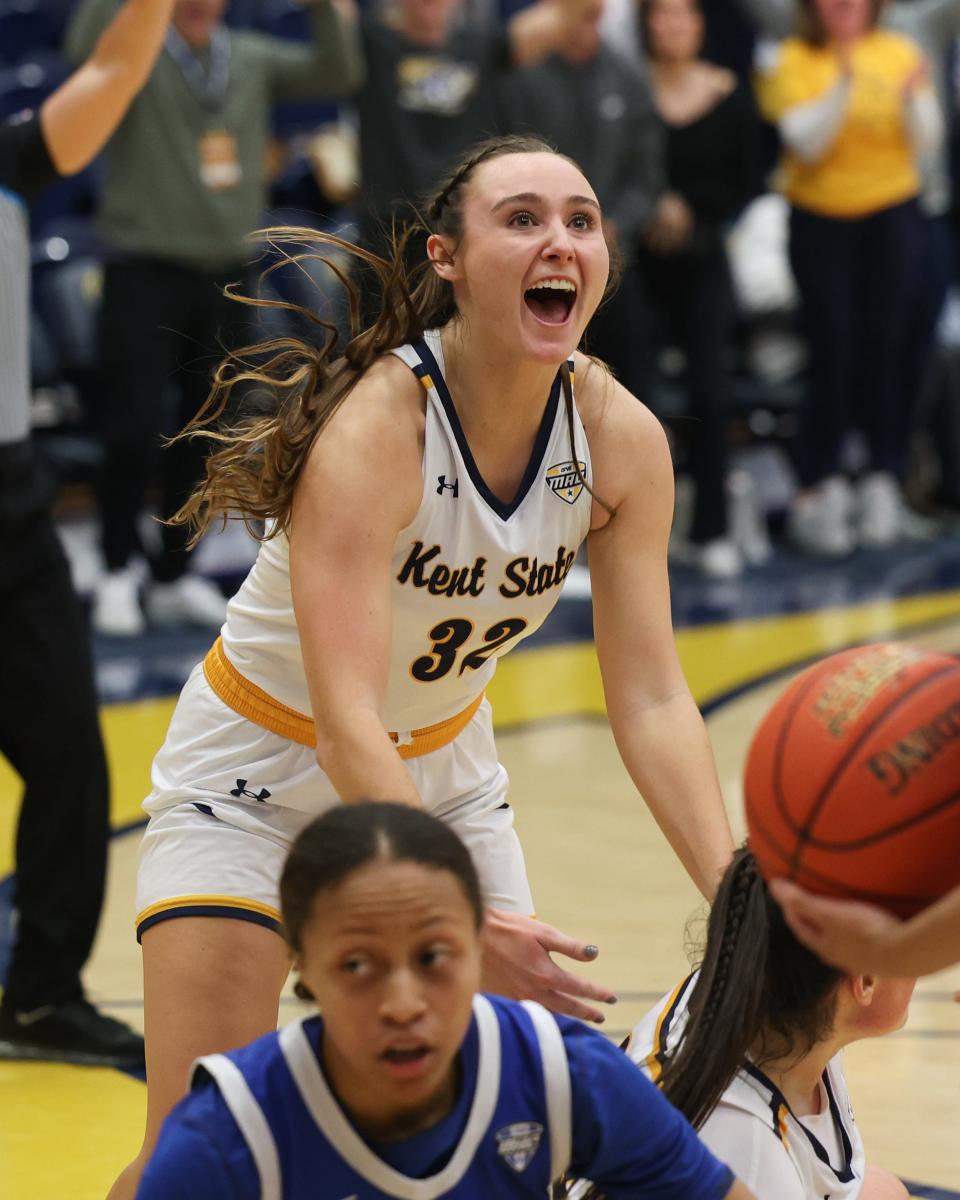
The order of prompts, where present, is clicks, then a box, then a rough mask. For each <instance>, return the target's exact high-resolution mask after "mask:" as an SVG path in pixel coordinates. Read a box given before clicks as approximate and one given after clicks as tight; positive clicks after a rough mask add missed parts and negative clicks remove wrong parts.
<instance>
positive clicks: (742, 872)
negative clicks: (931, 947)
mask: <svg viewBox="0 0 960 1200" xmlns="http://www.w3.org/2000/svg"><path fill="white" fill-rule="evenodd" d="M842 978H843V973H842V972H841V971H837V970H835V969H834V968H833V967H828V966H827V965H826V964H825V963H824V962H822V961H821V960H820V959H819V958H817V956H816V955H815V954H814V953H813V952H812V951H810V950H808V949H807V948H806V947H805V946H803V945H801V944H800V942H798V941H797V939H796V938H795V937H794V936H793V934H792V933H791V931H790V928H789V926H788V925H787V923H786V921H785V920H784V917H783V913H782V912H781V911H780V906H779V905H778V904H777V902H776V901H775V900H774V899H773V898H772V897H771V896H770V894H769V892H768V891H767V885H766V883H765V882H764V880H763V877H762V876H761V874H760V872H759V870H758V869H757V862H756V859H755V858H754V857H753V854H752V853H751V852H750V850H749V849H747V848H743V849H740V850H738V851H737V852H736V854H735V855H734V857H733V861H732V862H731V864H730V866H729V867H728V868H727V871H726V874H725V875H724V877H723V881H722V882H721V884H720V888H719V890H718V891H717V895H716V899H715V900H714V902H713V907H712V908H711V910H710V919H709V922H708V924H707V941H706V948H705V950H704V954H703V961H702V963H701V966H700V974H699V976H698V977H697V981H696V983H695V984H694V987H693V991H692V993H691V995H690V1002H689V1005H688V1010H687V1023H686V1026H685V1029H684V1032H683V1036H682V1039H681V1042H680V1045H679V1046H678V1048H677V1049H676V1050H675V1051H674V1052H673V1053H672V1054H670V1055H669V1056H668V1057H666V1059H665V1061H664V1062H663V1063H662V1068H663V1069H662V1074H661V1076H660V1082H661V1084H662V1086H663V1092H664V1095H665V1096H666V1097H667V1099H668V1100H669V1101H670V1102H671V1103H672V1104H673V1105H674V1106H675V1107H676V1108H678V1109H679V1110H680V1111H681V1112H682V1113H683V1114H684V1116H685V1117H686V1118H687V1119H688V1120H689V1121H690V1123H691V1124H692V1125H693V1126H694V1127H695V1128H699V1127H700V1126H701V1125H702V1124H703V1122H704V1121H705V1120H706V1119H707V1117H708V1116H709V1115H710V1113H711V1112H713V1110H714V1108H715V1107H716V1105H717V1102H718V1101H719V1099H720V1097H721V1096H722V1095H723V1093H724V1091H725V1090H726V1088H727V1086H728V1085H729V1083H730V1081H731V1080H732V1079H733V1077H734V1076H735V1075H736V1073H737V1071H738V1070H739V1069H740V1067H741V1066H742V1065H743V1061H744V1058H745V1057H746V1055H747V1053H748V1052H749V1053H751V1054H752V1055H753V1058H754V1061H755V1062H756V1064H757V1066H759V1067H762V1066H763V1064H764V1062H765V1061H769V1060H770V1059H773V1058H782V1057H789V1056H796V1057H797V1058H798V1059H799V1058H801V1057H802V1056H803V1055H804V1054H806V1053H808V1052H809V1051H810V1050H811V1049H812V1048H813V1047H814V1046H815V1045H816V1044H817V1042H819V1041H821V1040H822V1039H823V1038H824V1037H826V1036H827V1034H828V1033H829V1032H830V1029H831V1028H832V1025H833V1017H834V1011H835V1008H836V988H837V984H838V983H839V982H840V980H841V979H842Z"/></svg>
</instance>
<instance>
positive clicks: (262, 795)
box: [230, 779, 270, 800]
mask: <svg viewBox="0 0 960 1200" xmlns="http://www.w3.org/2000/svg"><path fill="white" fill-rule="evenodd" d="M230 795H231V796H238V797H239V796H243V797H244V798H245V799H247V800H269V799H270V793H269V792H268V791H267V789H266V788H261V789H260V791H259V792H248V791H247V781H246V780H245V779H238V780H237V786H236V787H235V788H231V789H230Z"/></svg>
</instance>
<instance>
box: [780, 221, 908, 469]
mask: <svg viewBox="0 0 960 1200" xmlns="http://www.w3.org/2000/svg"><path fill="white" fill-rule="evenodd" d="M921 232H922V231H921V227H920V217H919V214H918V212H917V206H916V202H915V201H912V200H911V201H908V202H907V203H905V204H897V205H894V206H893V207H891V208H885V209H882V210H881V211H880V212H876V213H872V214H871V215H869V216H866V217H861V218H858V219H855V220H837V219H834V218H831V217H821V216H818V215H816V214H814V213H810V212H806V211H804V210H803V209H799V208H794V209H793V210H792V212H791V216H790V265H791V267H792V268H793V274H794V277H795V279H796V281H797V287H798V289H799V292H800V300H801V319H802V324H803V330H804V333H805V335H806V338H807V343H808V346H809V352H810V380H809V387H808V389H807V398H806V402H805V404H804V407H803V410H802V412H801V416H800V431H799V435H798V439H797V441H798V445H797V451H798V464H797V465H798V469H799V473H800V480H801V483H802V484H803V485H804V486H811V485H812V484H815V483H818V482H819V481H820V480H821V479H824V478H826V476H828V475H832V474H834V473H835V472H836V471H837V469H838V466H839V454H840V447H841V443H842V440H843V437H844V435H845V434H846V433H847V431H848V430H849V429H851V428H856V427H859V428H861V429H862V430H863V432H864V434H865V435H866V438H867V442H868V445H869V448H870V458H871V466H872V468H873V469H874V470H875V471H890V472H892V473H893V474H895V475H899V474H900V473H901V470H902V466H903V426H904V421H903V411H904V404H905V401H904V386H905V382H906V372H907V366H908V364H907V348H908V336H909V331H910V316H911V309H912V306H913V302H914V295H915V282H916V263H917V254H918V249H919V239H920V237H921Z"/></svg>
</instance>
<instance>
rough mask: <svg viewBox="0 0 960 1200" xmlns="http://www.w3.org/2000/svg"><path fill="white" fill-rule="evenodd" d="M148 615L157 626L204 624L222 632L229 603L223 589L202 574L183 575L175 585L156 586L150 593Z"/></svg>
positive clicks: (152, 587) (157, 584) (147, 607)
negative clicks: (220, 629) (224, 596)
mask: <svg viewBox="0 0 960 1200" xmlns="http://www.w3.org/2000/svg"><path fill="white" fill-rule="evenodd" d="M146 609H147V616H148V617H149V618H150V620H151V621H152V622H153V623H154V624H155V625H200V626H202V627H203V628H210V629H219V628H220V626H221V625H222V624H223V622H224V620H225V619H226V615H227V602H226V600H224V598H223V596H222V595H221V593H220V589H219V588H218V587H216V585H215V584H212V583H211V582H210V580H209V579H204V578H203V577H202V576H200V575H183V576H181V578H180V579H175V580H174V581H173V582H172V583H153V584H151V585H150V587H149V589H148V590H147V594H146Z"/></svg>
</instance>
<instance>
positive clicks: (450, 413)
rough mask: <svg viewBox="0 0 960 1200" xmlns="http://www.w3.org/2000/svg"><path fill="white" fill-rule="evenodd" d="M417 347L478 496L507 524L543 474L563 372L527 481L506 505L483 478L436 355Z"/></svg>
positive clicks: (553, 391)
mask: <svg viewBox="0 0 960 1200" xmlns="http://www.w3.org/2000/svg"><path fill="white" fill-rule="evenodd" d="M413 348H414V350H416V352H417V354H419V355H420V359H421V361H422V362H423V364H424V365H425V367H426V368H427V369H426V372H425V373H426V374H427V375H429V376H430V378H431V379H432V380H433V386H434V387H435V388H436V389H437V395H438V396H439V397H440V403H441V404H442V405H443V410H444V412H445V413H446V414H447V420H448V421H449V422H450V428H451V429H452V430H453V436H454V437H455V438H456V439H457V446H458V448H459V450H460V456H461V458H462V459H463V462H464V465H465V466H466V468H467V474H468V475H469V476H470V479H471V481H472V483H473V486H474V487H475V488H476V489H477V492H478V494H479V495H480V496H481V497H482V498H483V500H484V502H485V503H486V504H487V506H488V507H489V508H490V509H492V510H493V512H495V513H496V514H497V516H498V517H500V519H501V520H503V521H506V520H508V519H509V518H510V517H512V516H513V514H514V513H515V512H516V511H517V509H518V508H519V507H520V505H521V504H522V503H523V501H524V499H525V498H526V496H527V494H528V493H529V491H530V489H531V487H533V484H534V482H535V480H536V478H537V476H538V475H539V474H540V470H541V468H542V467H543V465H544V456H545V455H546V452H547V444H548V443H549V441H550V435H551V433H552V432H553V426H554V423H555V421H556V419H557V406H558V404H559V403H560V373H559V371H558V372H557V377H556V379H555V380H554V381H553V387H552V388H551V389H550V397H549V399H548V400H547V407H546V408H545V409H544V413H543V420H542V421H541V422H540V428H539V429H538V430H537V437H536V440H535V441H534V443H533V450H532V451H531V454H530V461H529V462H528V463H527V469H526V470H525V471H524V473H523V478H522V479H521V480H520V486H519V487H518V488H517V494H516V495H515V496H514V498H513V499H512V500H511V501H510V503H509V504H505V503H504V502H503V501H502V500H501V499H499V497H497V496H495V495H494V494H493V492H491V491H490V489H489V488H488V487H487V485H486V483H485V482H484V478H483V476H482V475H481V474H480V469H479V467H478V466H477V464H476V462H475V461H474V458H473V452H472V451H471V449H470V443H469V442H468V441H467V437H466V434H465V433H464V432H463V426H462V425H461V424H460V418H459V416H458V415H457V409H456V406H455V405H454V403H453V397H452V396H451V395H450V389H449V388H448V387H447V383H446V380H445V379H444V378H443V373H442V372H441V370H440V365H439V363H438V362H437V360H436V358H435V357H434V355H433V351H432V350H431V349H430V347H429V346H428V345H427V343H426V342H425V341H423V340H421V341H419V342H414V343H413ZM414 374H415V375H417V376H418V377H419V378H423V373H422V372H418V371H416V369H415V370H414Z"/></svg>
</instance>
